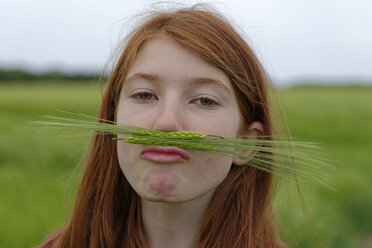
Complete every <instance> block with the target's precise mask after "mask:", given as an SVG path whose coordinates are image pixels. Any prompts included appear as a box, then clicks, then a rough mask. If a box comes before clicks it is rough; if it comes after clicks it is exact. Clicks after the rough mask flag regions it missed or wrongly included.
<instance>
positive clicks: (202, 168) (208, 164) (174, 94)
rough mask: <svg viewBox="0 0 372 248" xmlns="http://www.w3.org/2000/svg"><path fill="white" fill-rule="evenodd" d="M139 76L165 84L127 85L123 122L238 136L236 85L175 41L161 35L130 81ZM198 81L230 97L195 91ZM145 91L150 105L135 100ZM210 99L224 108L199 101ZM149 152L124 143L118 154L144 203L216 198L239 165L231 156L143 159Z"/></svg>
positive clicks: (194, 153)
mask: <svg viewBox="0 0 372 248" xmlns="http://www.w3.org/2000/svg"><path fill="white" fill-rule="evenodd" d="M138 73H146V74H157V75H159V77H160V80H158V81H156V82H154V81H151V80H150V81H149V80H145V79H138V80H137V79H136V80H135V81H133V82H130V84H127V85H124V86H123V88H122V90H121V94H120V98H119V105H118V110H117V122H118V123H122V124H126V125H134V126H140V127H145V128H150V129H155V130H161V131H176V130H192V131H197V132H200V133H203V134H215V135H220V136H224V137H231V138H233V137H236V136H237V134H238V130H239V123H240V118H241V114H240V111H239V107H238V103H237V99H236V96H235V95H234V90H233V87H232V85H231V82H230V80H229V78H228V77H227V76H226V74H225V73H224V72H222V71H221V70H220V69H218V68H216V67H214V66H211V65H210V64H208V63H206V62H205V61H204V60H203V59H201V58H200V57H199V56H198V55H196V54H194V53H193V52H191V51H189V50H188V49H186V48H184V47H182V46H181V45H179V44H178V43H176V42H175V41H173V40H172V39H170V38H168V37H166V36H157V37H155V38H153V39H152V40H150V41H148V42H146V43H145V44H144V46H143V47H142V48H141V50H140V52H139V53H138V55H137V57H136V59H135V61H134V64H133V66H132V67H131V68H130V70H129V72H128V76H127V78H129V77H131V76H133V75H135V74H138ZM192 78H213V79H217V80H219V81H220V82H222V84H223V85H225V86H226V88H227V89H228V91H229V92H230V94H229V93H226V92H222V91H221V90H219V89H218V88H217V87H215V86H214V85H207V86H204V85H203V86H195V85H194V84H192V80H191V79H192ZM142 91H145V92H146V95H145V96H146V100H143V99H142V98H138V97H137V96H136V98H135V97H133V96H134V95H135V94H136V93H138V92H142ZM228 91H227V92H228ZM149 94H151V95H149ZM141 96H143V95H141ZM204 96H207V97H210V98H212V99H213V100H216V102H218V103H219V105H217V104H216V105H212V107H210V106H209V105H208V106H206V105H205V104H210V101H209V100H208V101H206V100H202V101H201V100H199V99H200V98H201V97H204ZM144 147H145V146H144V145H135V144H128V143H125V142H122V141H120V142H118V145H117V151H118V159H119V164H120V167H121V169H122V171H123V173H124V175H125V177H126V178H127V180H128V182H129V183H130V185H131V186H132V187H133V189H134V190H135V191H136V192H137V193H138V194H139V195H140V196H141V198H143V199H146V200H150V201H161V202H185V201H191V200H195V199H198V198H200V197H205V195H211V194H212V193H213V192H214V190H215V189H216V187H217V186H218V185H219V184H220V183H221V182H222V181H223V180H224V179H225V177H226V176H227V174H228V172H229V170H230V167H231V165H232V162H233V160H232V158H231V157H227V156H222V155H216V154H214V153H211V152H201V151H196V150H190V149H185V150H186V151H187V153H188V155H189V158H188V159H187V160H183V161H179V162H175V163H154V162H152V161H149V160H146V159H145V158H144V157H143V156H142V155H141V151H142V149H143V148H144Z"/></svg>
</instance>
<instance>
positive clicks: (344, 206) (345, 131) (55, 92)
mask: <svg viewBox="0 0 372 248" xmlns="http://www.w3.org/2000/svg"><path fill="white" fill-rule="evenodd" d="M101 90H102V89H101V88H100V86H99V85H94V84H80V83H79V82H76V83H68V84H57V83H55V84H53V83H50V84H25V83H23V84H21V83H20V84H7V85H4V84H0V120H1V122H0V130H1V131H0V223H1V224H0V248H12V247H17V248H18V247H33V246H35V245H36V244H38V243H39V242H40V241H41V240H42V239H43V238H44V237H45V236H46V235H48V233H51V232H52V231H53V230H55V229H57V228H59V227H60V226H61V225H62V223H63V222H64V220H65V218H66V216H67V214H68V212H69V210H70V205H71V202H72V199H73V196H74V193H75V189H76V185H77V181H78V178H79V174H80V167H79V164H80V160H81V157H82V154H83V153H84V150H85V148H86V146H87V142H88V140H89V137H79V138H70V139H67V138H63V137H61V136H58V135H57V134H53V133H50V132H49V133H45V132H40V131H38V130H37V129H35V128H30V127H29V126H28V125H27V121H29V120H38V119H40V118H39V116H40V115H61V113H60V112H58V111H57V110H64V111H70V112H83V113H87V114H90V115H95V114H96V112H97V106H98V103H99V99H100V97H101ZM279 96H280V100H281V104H282V108H283V110H284V111H285V112H286V114H287V119H288V123H289V126H290V129H291V132H292V135H293V136H294V137H296V138H297V139H299V140H304V141H312V142H318V143H321V147H322V148H323V150H324V151H325V152H326V153H327V154H328V155H327V156H328V157H329V158H331V159H334V160H339V161H341V162H342V164H343V166H342V167H341V168H340V170H339V171H338V172H337V173H335V175H334V179H335V182H336V183H337V185H338V186H337V190H336V191H333V190H330V189H328V188H325V187H322V186H320V185H308V186H304V187H302V193H303V195H304V200H305V203H306V206H307V209H308V211H309V214H310V219H311V222H312V226H313V228H314V229H315V232H316V233H317V234H316V235H317V237H318V239H319V240H320V241H321V243H322V244H323V247H338V248H342V247H364V248H367V247H372V88H368V87H298V88H290V89H287V90H281V91H280V92H279ZM298 198H299V197H298V195H297V192H296V190H295V187H294V186H293V185H291V184H290V183H289V182H286V181H282V182H281V184H280V188H279V192H278V195H277V197H276V201H275V203H276V204H275V212H276V213H277V216H278V217H277V221H278V223H279V226H280V230H281V233H282V237H283V239H284V240H285V242H286V243H288V244H289V245H290V246H291V247H316V242H315V238H314V236H313V235H312V234H311V233H312V232H311V227H310V226H309V224H308V222H307V221H306V218H305V216H304V213H303V210H302V208H301V205H300V204H299V200H298Z"/></svg>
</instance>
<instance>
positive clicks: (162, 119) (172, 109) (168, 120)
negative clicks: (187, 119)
mask: <svg viewBox="0 0 372 248" xmlns="http://www.w3.org/2000/svg"><path fill="white" fill-rule="evenodd" d="M183 116H184V110H183V109H182V104H181V103H180V102H179V100H178V99H169V100H165V101H163V102H160V103H159V105H158V108H157V111H156V114H155V125H154V129H155V130H159V131H178V130H183V125H184V123H183V119H184V117H183Z"/></svg>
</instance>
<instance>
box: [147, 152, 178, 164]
mask: <svg viewBox="0 0 372 248" xmlns="http://www.w3.org/2000/svg"><path fill="white" fill-rule="evenodd" d="M143 156H144V158H145V159H147V160H150V161H153V162H159V163H174V162H180V161H183V160H184V158H183V157H182V156H181V155H180V154H178V153H164V152H150V151H149V152H144V153H143Z"/></svg>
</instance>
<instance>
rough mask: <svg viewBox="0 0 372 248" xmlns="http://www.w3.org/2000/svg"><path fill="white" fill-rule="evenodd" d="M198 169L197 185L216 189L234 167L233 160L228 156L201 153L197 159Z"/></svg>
mask: <svg viewBox="0 0 372 248" xmlns="http://www.w3.org/2000/svg"><path fill="white" fill-rule="evenodd" d="M195 160H197V162H195V165H196V167H197V170H196V174H197V178H198V179H197V182H195V183H197V184H199V186H202V185H204V186H203V187H204V188H205V187H207V188H215V187H217V186H218V185H219V184H220V183H221V182H222V181H223V180H224V179H225V178H226V176H227V174H228V173H229V171H230V168H231V165H232V159H231V158H230V157H228V156H223V155H217V154H213V153H205V152H201V153H200V155H199V156H196V157H195Z"/></svg>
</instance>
